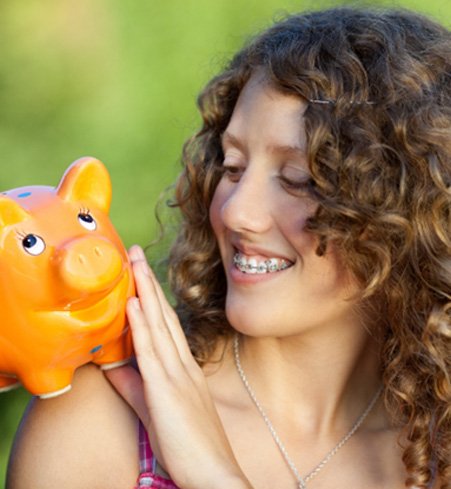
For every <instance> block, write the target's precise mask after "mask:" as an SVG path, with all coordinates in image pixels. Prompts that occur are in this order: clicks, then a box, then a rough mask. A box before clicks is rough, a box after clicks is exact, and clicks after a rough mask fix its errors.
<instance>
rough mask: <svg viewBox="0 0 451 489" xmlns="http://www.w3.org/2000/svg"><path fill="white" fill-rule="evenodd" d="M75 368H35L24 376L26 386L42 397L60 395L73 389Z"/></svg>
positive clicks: (23, 381) (47, 397)
mask: <svg viewBox="0 0 451 489" xmlns="http://www.w3.org/2000/svg"><path fill="white" fill-rule="evenodd" d="M73 374H74V369H70V370H68V369H65V370H61V369H59V370H55V369H54V370H48V369H42V370H38V369H35V370H34V371H32V372H27V374H26V375H24V376H22V377H21V379H22V383H23V385H24V387H25V388H26V389H27V390H28V391H29V392H31V393H32V394H34V395H36V396H38V397H40V398H41V399H49V398H51V397H56V396H60V395H61V394H64V393H65V392H67V391H69V390H70V389H71V387H72V386H71V382H72V377H73Z"/></svg>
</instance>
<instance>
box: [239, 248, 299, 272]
mask: <svg viewBox="0 0 451 489" xmlns="http://www.w3.org/2000/svg"><path fill="white" fill-rule="evenodd" d="M233 264H234V266H235V268H237V269H238V270H239V271H240V272H242V273H249V274H264V273H276V272H281V271H282V270H286V269H287V268H290V267H292V266H293V263H292V262H290V261H288V260H285V259H284V258H267V259H265V260H261V259H257V258H255V257H248V256H246V255H244V254H243V253H239V252H238V253H235V255H234V256H233Z"/></svg>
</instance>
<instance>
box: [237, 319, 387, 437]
mask: <svg viewBox="0 0 451 489" xmlns="http://www.w3.org/2000/svg"><path fill="white" fill-rule="evenodd" d="M336 331H337V333H336V334H330V331H329V332H328V333H327V334H323V335H322V336H323V337H322V338H318V334H310V335H309V334H304V335H302V336H296V337H285V338H274V337H271V338H255V337H254V338H252V337H249V336H241V337H240V345H239V354H240V359H241V365H242V368H243V370H244V372H245V374H246V377H247V379H248V381H249V383H250V385H251V386H252V389H253V390H254V392H255V394H256V395H257V397H258V399H259V401H260V402H261V403H262V404H263V405H265V406H267V409H268V411H270V412H271V413H272V414H273V416H277V417H279V416H283V417H286V418H288V419H291V420H293V419H299V413H300V412H302V413H303V414H302V420H300V423H302V424H303V425H304V426H302V427H301V426H300V428H301V429H305V430H307V431H312V432H315V433H317V434H319V433H321V432H323V433H325V432H330V431H335V430H340V431H342V430H343V428H345V427H349V425H350V420H355V419H357V418H358V416H359V415H360V414H361V413H362V411H363V410H364V409H365V407H366V405H367V404H368V403H369V401H370V400H371V398H372V397H373V396H374V394H375V393H376V392H377V390H378V388H379V386H380V378H379V352H378V347H377V343H376V341H375V339H374V338H372V337H371V336H370V335H369V334H368V332H367V331H366V330H365V329H364V328H362V327H360V326H355V327H348V328H345V329H343V328H338V329H336Z"/></svg>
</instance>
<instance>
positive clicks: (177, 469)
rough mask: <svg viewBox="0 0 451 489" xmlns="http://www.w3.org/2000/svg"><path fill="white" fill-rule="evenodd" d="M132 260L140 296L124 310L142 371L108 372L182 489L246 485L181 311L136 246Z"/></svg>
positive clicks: (121, 369)
mask: <svg viewBox="0 0 451 489" xmlns="http://www.w3.org/2000/svg"><path fill="white" fill-rule="evenodd" d="M130 259H131V261H132V267H133V273H134V276H135V282H136V289H137V294H138V297H139V298H136V297H134V298H131V299H130V300H129V302H128V304H127V315H128V319H129V322H130V327H131V331H132V336H133V343H134V347H135V352H136V358H137V362H138V365H139V369H140V373H141V375H140V374H139V373H138V372H137V371H136V370H135V369H134V368H133V367H130V366H124V367H120V368H117V369H112V370H107V371H106V372H105V375H106V376H107V377H108V379H109V380H110V381H111V383H112V384H113V386H114V387H115V388H116V390H117V391H118V392H119V394H121V395H122V397H123V398H124V399H125V400H126V401H127V402H128V403H129V404H130V406H131V407H132V408H133V409H134V411H135V412H136V414H137V415H138V416H139V418H140V419H141V421H142V422H143V424H144V426H145V427H146V428H147V430H148V432H149V437H150V442H151V445H152V450H153V452H154V453H155V455H156V457H157V459H158V461H159V462H160V464H161V465H162V466H163V467H164V468H165V469H166V470H167V472H168V473H169V474H170V476H171V478H172V479H173V480H174V482H175V483H176V484H177V485H178V486H179V487H180V488H183V489H199V488H202V489H209V488H216V487H218V488H219V487H227V488H232V487H236V488H249V487H250V486H249V483H248V482H247V480H246V478H245V476H244V475H243V473H242V472H241V469H240V468H239V466H238V463H237V462H236V459H235V457H234V455H233V451H232V449H231V447H230V444H229V442H228V440H227V436H226V434H225V432H224V429H223V426H222V423H221V421H220V419H219V416H218V413H217V411H216V408H215V406H214V403H213V400H212V398H211V396H210V393H209V391H208V387H207V383H206V380H205V377H204V374H203V372H202V370H201V368H200V367H199V365H198V364H197V363H196V361H195V360H194V358H193V356H192V354H191V352H190V349H189V347H188V343H187V341H186V338H185V335H184V333H183V331H182V328H181V326H180V323H179V320H178V317H177V315H176V313H175V312H174V310H173V309H172V308H171V306H170V305H169V303H168V302H167V300H166V298H165V296H164V293H163V291H162V290H161V287H160V285H159V283H158V281H157V280H156V278H155V276H154V274H153V273H152V271H151V270H150V268H149V266H148V264H147V261H146V258H145V255H144V253H143V251H142V250H141V248H139V247H138V246H134V247H132V249H131V250H130ZM234 484H235V485H234Z"/></svg>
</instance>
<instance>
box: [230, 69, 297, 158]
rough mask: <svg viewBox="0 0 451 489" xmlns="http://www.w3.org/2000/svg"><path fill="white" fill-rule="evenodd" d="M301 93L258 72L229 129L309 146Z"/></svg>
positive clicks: (234, 133)
mask: <svg viewBox="0 0 451 489" xmlns="http://www.w3.org/2000/svg"><path fill="white" fill-rule="evenodd" d="M305 109H306V103H305V101H304V100H303V99H301V98H300V97H298V96H296V95H293V94H286V93H283V92H282V91H281V90H278V89H277V88H275V87H274V86H273V85H272V84H271V83H270V82H269V81H268V80H267V78H266V77H265V76H264V75H263V74H262V73H260V72H256V73H254V74H253V75H252V76H251V78H250V79H249V80H248V82H247V83H246V84H245V86H244V88H243V89H242V91H241V93H240V95H239V97H238V100H237V103H236V105H235V108H234V110H233V113H232V117H231V119H230V122H229V124H228V127H227V129H226V133H228V134H231V135H232V136H237V137H240V138H246V137H249V138H252V137H260V138H263V137H264V138H265V140H266V142H267V143H268V144H269V145H271V144H272V143H274V144H277V145H287V146H289V145H293V146H294V145H296V146H299V147H302V148H304V149H305V148H306V136H305V129H304V117H303V115H304V112H305Z"/></svg>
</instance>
